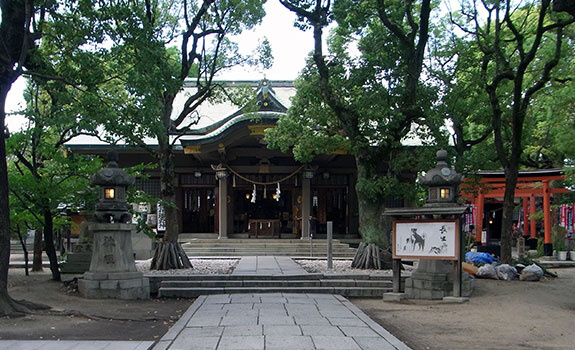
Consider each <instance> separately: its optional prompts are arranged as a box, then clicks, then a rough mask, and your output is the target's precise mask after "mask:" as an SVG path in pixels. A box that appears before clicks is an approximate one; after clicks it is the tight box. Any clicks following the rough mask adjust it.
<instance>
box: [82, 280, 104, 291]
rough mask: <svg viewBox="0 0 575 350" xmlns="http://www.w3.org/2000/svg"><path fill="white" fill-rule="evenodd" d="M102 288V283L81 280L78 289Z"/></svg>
mask: <svg viewBox="0 0 575 350" xmlns="http://www.w3.org/2000/svg"><path fill="white" fill-rule="evenodd" d="M98 288H100V281H92V280H85V279H80V280H78V289H98Z"/></svg>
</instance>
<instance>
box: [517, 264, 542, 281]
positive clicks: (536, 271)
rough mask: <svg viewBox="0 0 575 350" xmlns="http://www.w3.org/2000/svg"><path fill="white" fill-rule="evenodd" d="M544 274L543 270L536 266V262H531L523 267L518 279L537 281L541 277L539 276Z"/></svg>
mask: <svg viewBox="0 0 575 350" xmlns="http://www.w3.org/2000/svg"><path fill="white" fill-rule="evenodd" d="M544 274H545V272H544V271H543V269H542V268H541V267H539V266H537V265H536V264H531V265H529V266H527V267H526V268H524V269H523V271H521V275H520V276H519V279H520V280H521V281H532V282H537V281H539V280H540V279H541V277H543V275H544Z"/></svg>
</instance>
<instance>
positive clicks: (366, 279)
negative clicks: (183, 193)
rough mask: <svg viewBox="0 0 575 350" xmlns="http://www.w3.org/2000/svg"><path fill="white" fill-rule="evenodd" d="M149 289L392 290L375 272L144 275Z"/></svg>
mask: <svg viewBox="0 0 575 350" xmlns="http://www.w3.org/2000/svg"><path fill="white" fill-rule="evenodd" d="M146 277H148V278H149V279H150V292H151V293H153V294H155V293H157V295H158V296H159V297H165V298H196V297H198V296H200V295H207V294H225V293H325V294H340V295H343V296H345V297H362V298H381V297H382V296H383V294H384V293H387V292H391V291H392V281H391V276H388V275H377V274H371V275H370V274H316V273H314V274H311V273H310V274H302V275H188V276H158V275H148V276H146Z"/></svg>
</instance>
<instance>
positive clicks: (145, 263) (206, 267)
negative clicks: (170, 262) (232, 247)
mask: <svg viewBox="0 0 575 350" xmlns="http://www.w3.org/2000/svg"><path fill="white" fill-rule="evenodd" d="M239 261H240V260H239V259H190V262H191V263H192V266H193V268H191V269H181V270H150V265H151V263H152V259H149V260H138V261H136V268H137V269H138V271H141V272H143V273H144V274H150V275H197V274H203V275H209V274H230V273H232V271H233V270H234V269H235V268H236V265H237V264H238V262H239Z"/></svg>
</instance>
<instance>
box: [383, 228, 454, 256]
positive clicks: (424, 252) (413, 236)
mask: <svg viewBox="0 0 575 350" xmlns="http://www.w3.org/2000/svg"><path fill="white" fill-rule="evenodd" d="M459 239H460V234H459V220H397V221H394V222H393V258H394V259H402V258H408V259H440V260H458V259H459Z"/></svg>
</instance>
